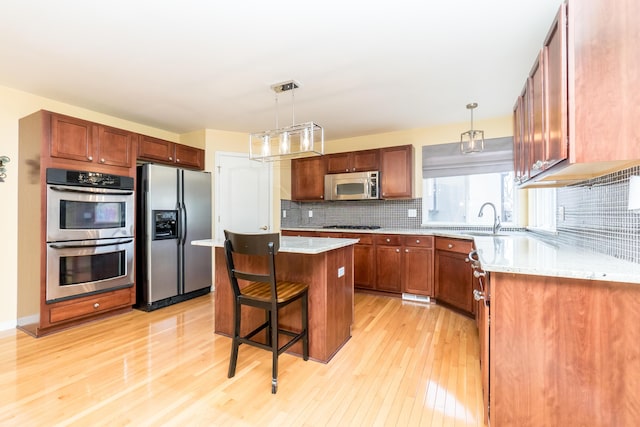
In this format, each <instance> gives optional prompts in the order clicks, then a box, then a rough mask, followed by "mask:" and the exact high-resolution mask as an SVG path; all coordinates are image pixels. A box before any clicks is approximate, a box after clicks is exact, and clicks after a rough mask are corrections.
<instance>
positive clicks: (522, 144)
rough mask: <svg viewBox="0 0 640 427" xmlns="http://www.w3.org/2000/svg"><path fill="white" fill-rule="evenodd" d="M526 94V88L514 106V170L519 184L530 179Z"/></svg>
mask: <svg viewBox="0 0 640 427" xmlns="http://www.w3.org/2000/svg"><path fill="white" fill-rule="evenodd" d="M525 96H526V90H525V92H523V95H521V96H519V97H518V99H517V101H516V105H515V106H514V108H513V170H514V175H515V181H516V182H517V183H518V184H519V183H523V182H526V181H527V180H528V179H529V155H528V153H529V145H528V137H527V141H525V117H524V116H525V114H526V112H525V105H526V104H525V99H524V97H525Z"/></svg>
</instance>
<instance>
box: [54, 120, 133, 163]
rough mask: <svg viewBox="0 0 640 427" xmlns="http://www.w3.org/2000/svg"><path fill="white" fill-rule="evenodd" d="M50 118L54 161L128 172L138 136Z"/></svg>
mask: <svg viewBox="0 0 640 427" xmlns="http://www.w3.org/2000/svg"><path fill="white" fill-rule="evenodd" d="M45 114H47V115H48V116H49V117H50V123H51V127H50V130H51V137H50V139H49V154H50V155H51V157H52V158H55V159H65V160H73V161H80V162H85V163H95V164H98V165H104V166H117V167H122V168H131V167H133V166H134V165H135V157H134V154H133V153H134V147H135V144H136V141H137V137H138V136H137V134H135V133H133V132H128V131H125V130H121V129H116V128H112V127H109V126H104V125H101V124H97V123H92V122H89V121H86V120H81V119H76V118H74V117H68V116H65V115H61V114H56V113H48V112H47V113H45Z"/></svg>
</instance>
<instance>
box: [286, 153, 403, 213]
mask: <svg viewBox="0 0 640 427" xmlns="http://www.w3.org/2000/svg"><path fill="white" fill-rule="evenodd" d="M413 161H414V150H413V145H401V146H398V147H386V148H378V149H371V150H361V151H352V152H347V153H336V154H328V155H325V156H317V157H305V158H301V159H293V160H291V200H300V201H322V200H324V176H325V174H331V173H345V172H361V171H376V170H377V171H380V196H381V198H382V199H408V198H411V197H412V195H413Z"/></svg>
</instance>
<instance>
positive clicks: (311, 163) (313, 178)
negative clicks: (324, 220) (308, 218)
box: [291, 156, 325, 200]
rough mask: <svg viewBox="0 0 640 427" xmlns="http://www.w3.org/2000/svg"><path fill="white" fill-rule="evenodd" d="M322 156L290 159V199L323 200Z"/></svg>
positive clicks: (323, 163) (323, 172)
mask: <svg viewBox="0 0 640 427" xmlns="http://www.w3.org/2000/svg"><path fill="white" fill-rule="evenodd" d="M324 174H325V162H324V157H323V156H317V157H307V158H303V159H294V160H292V161H291V200H324Z"/></svg>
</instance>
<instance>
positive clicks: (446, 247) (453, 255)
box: [435, 237, 475, 314]
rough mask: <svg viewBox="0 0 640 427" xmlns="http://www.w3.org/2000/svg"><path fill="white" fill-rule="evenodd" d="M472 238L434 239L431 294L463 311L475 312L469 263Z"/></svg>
mask: <svg viewBox="0 0 640 427" xmlns="http://www.w3.org/2000/svg"><path fill="white" fill-rule="evenodd" d="M472 249H473V241H471V240H463V239H452V238H447V237H437V238H436V253H435V282H436V285H435V297H436V300H438V301H441V302H444V303H447V304H449V305H451V306H452V307H455V308H457V309H459V310H462V311H464V312H466V313H469V314H473V313H474V312H475V308H474V300H473V272H472V270H471V267H470V266H469V258H468V256H469V252H471V250H472Z"/></svg>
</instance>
